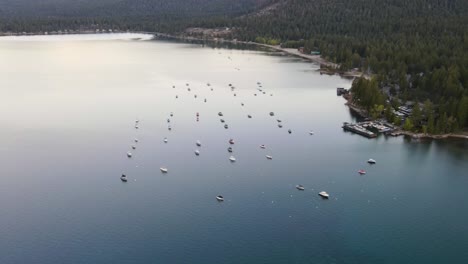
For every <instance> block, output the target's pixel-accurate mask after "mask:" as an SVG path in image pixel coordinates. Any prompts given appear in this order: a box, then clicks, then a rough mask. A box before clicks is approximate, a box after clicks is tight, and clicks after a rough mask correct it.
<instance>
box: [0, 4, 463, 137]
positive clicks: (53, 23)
mask: <svg viewBox="0 0 468 264" xmlns="http://www.w3.org/2000/svg"><path fill="white" fill-rule="evenodd" d="M31 2H35V1H33V0H17V1H16V0H15V1H13V0H0V32H44V31H53V30H60V29H65V28H67V29H74V30H76V29H89V28H91V29H92V28H110V29H120V30H138V31H140V30H143V31H155V32H165V33H173V34H178V33H180V32H183V31H184V30H185V29H186V28H188V27H205V28H213V27H230V28H233V29H235V30H233V31H232V33H231V35H229V36H226V37H227V38H236V39H240V40H246V41H257V42H264V43H269V44H280V43H281V45H282V46H283V47H290V48H299V47H304V50H305V52H311V51H318V52H320V53H321V55H322V56H323V57H324V58H326V59H327V60H329V61H332V62H335V63H338V64H340V69H339V70H343V71H345V70H349V69H354V68H357V69H359V70H361V71H362V72H364V73H366V74H367V75H368V76H372V79H371V80H367V79H364V78H362V79H357V80H356V81H355V82H354V83H353V88H352V89H353V91H355V92H356V96H355V97H354V99H355V100H358V101H359V103H360V104H362V107H363V108H365V109H367V110H369V111H371V110H372V113H373V114H372V115H373V116H376V117H377V116H379V113H378V112H379V111H377V110H379V109H385V110H382V111H380V115H381V116H387V117H388V118H389V119H390V120H394V121H395V122H398V121H397V120H395V118H394V117H393V116H391V114H390V113H391V112H392V111H391V110H392V108H393V109H396V108H397V107H398V106H399V105H401V104H405V103H407V102H412V103H413V104H412V105H414V114H413V116H411V117H410V118H407V120H405V122H408V124H406V123H405V124H403V125H405V126H404V128H406V129H408V130H412V131H417V132H426V133H435V134H439V133H450V132H455V131H460V130H466V128H467V126H468V26H467V25H468V1H466V0H412V1H406V0H353V1H349V0H314V1H310V0H239V1H233V0H230V1H228V0H172V1H169V0H134V1H130V0H101V1H91V0H82V1H71V0H45V2H46V3H49V6H48V5H47V4H44V5H41V6H40V7H37V8H36V9H31V6H30V5H29V4H30V3H31ZM59 2H60V3H59ZM72 2H73V4H71V3H72ZM12 3H15V4H12ZM51 4H52V5H54V8H50V5H51ZM32 6H33V7H34V5H32ZM27 7H29V8H27ZM363 87H367V88H363ZM369 87H372V88H369ZM359 90H363V91H367V92H362V93H361V92H358V91H359ZM369 91H372V92H369ZM367 97H373V98H367ZM376 105H377V107H376ZM381 106H383V107H381Z"/></svg>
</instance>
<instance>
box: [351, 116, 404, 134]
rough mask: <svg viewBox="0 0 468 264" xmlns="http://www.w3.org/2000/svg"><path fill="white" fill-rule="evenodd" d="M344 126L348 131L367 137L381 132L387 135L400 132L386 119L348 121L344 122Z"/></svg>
mask: <svg viewBox="0 0 468 264" xmlns="http://www.w3.org/2000/svg"><path fill="white" fill-rule="evenodd" d="M342 128H343V129H344V130H346V131H351V132H353V133H356V134H359V135H361V136H365V137H367V138H375V137H377V135H378V134H379V133H383V134H385V135H391V136H398V135H399V134H398V132H396V131H395V127H394V126H393V125H392V124H389V123H388V122H385V121H378V120H377V121H364V122H359V123H356V124H351V123H348V122H345V123H343V126H342Z"/></svg>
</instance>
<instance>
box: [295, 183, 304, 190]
mask: <svg viewBox="0 0 468 264" xmlns="http://www.w3.org/2000/svg"><path fill="white" fill-rule="evenodd" d="M296 189H298V190H299V191H303V190H305V188H304V186H302V185H300V184H298V185H296Z"/></svg>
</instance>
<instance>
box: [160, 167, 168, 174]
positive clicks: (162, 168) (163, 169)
mask: <svg viewBox="0 0 468 264" xmlns="http://www.w3.org/2000/svg"><path fill="white" fill-rule="evenodd" d="M159 169H160V170H161V171H162V172H163V173H167V168H164V167H161V168H159Z"/></svg>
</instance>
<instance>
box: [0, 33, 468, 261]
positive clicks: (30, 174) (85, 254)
mask: <svg viewBox="0 0 468 264" xmlns="http://www.w3.org/2000/svg"><path fill="white" fill-rule="evenodd" d="M0 57H1V58H2V59H1V60H0V72H1V73H2V78H0V91H1V93H2V96H0V111H1V112H2V113H3V114H2V115H0V122H1V124H2V129H1V130H0V138H1V145H0V158H1V160H2V166H1V167H0V170H1V175H2V183H1V184H0V216H1V217H0V237H1V239H0V248H2V254H0V263H213V262H218V263H446V262H453V263H465V262H468V253H467V251H466V247H467V246H468V227H467V225H466V223H467V221H468V196H467V195H466V194H467V190H468V143H467V142H466V141H465V142H464V141H445V142H430V141H425V142H424V141H423V142H418V141H410V140H405V139H404V138H385V137H380V138H378V139H376V140H369V139H366V138H363V137H361V136H358V135H353V134H351V133H346V132H343V131H342V129H341V124H342V122H344V121H350V120H352V119H353V117H352V116H351V114H350V113H349V110H348V109H347V108H346V107H345V106H344V101H343V99H342V98H340V97H337V96H336V92H335V89H336V87H349V86H350V81H348V80H345V79H341V78H339V77H336V76H321V75H320V74H318V73H317V72H316V71H315V70H316V68H317V66H316V65H313V64H310V63H307V62H304V61H301V60H297V59H294V58H291V57H286V56H280V55H278V54H274V53H265V52H259V51H242V50H228V49H212V48H209V47H203V46H199V45H188V44H180V43H169V42H158V41H128V40H127V41H125V40H106V41H98V40H89V41H79V40H77V39H73V40H69V41H18V40H13V41H12V40H8V41H6V40H5V41H0ZM258 81H259V82H261V83H262V85H263V89H264V90H265V91H266V92H267V94H265V95H264V94H260V93H259V92H258V91H257V90H256V88H257V82H258ZM208 82H209V83H210V84H211V87H212V88H213V91H211V90H210V87H208V86H207V85H206V83H208ZM186 83H189V87H191V91H190V92H189V91H187V87H186ZM229 83H231V84H233V85H234V86H235V87H236V90H235V92H234V93H236V95H237V96H234V95H233V92H232V91H231V89H230V88H229V86H228V84H229ZM173 85H175V86H176V88H175V89H173V88H172V86H173ZM254 93H257V94H258V95H257V96H254ZM271 93H272V94H273V96H270V94H271ZM195 94H196V95H197V98H194V95H195ZM175 95H178V96H179V98H178V99H176V98H175ZM205 98H206V99H207V102H206V103H205V102H204V99H205ZM241 102H243V103H245V106H244V107H242V106H241ZM219 111H222V112H223V113H224V119H225V120H226V123H228V124H229V129H227V130H226V129H224V128H223V124H222V123H221V122H220V121H219V117H218V115H217V113H218V112H219ZM271 111H274V112H275V117H270V116H269V112H271ZM170 112H173V113H174V116H173V117H171V126H172V131H168V130H167V122H166V119H167V118H168V117H169V113H170ZM197 112H198V113H199V114H200V117H199V121H198V122H197V120H196V113H197ZM248 114H251V115H252V116H253V118H252V119H248V118H247V115H248ZM136 118H138V119H139V120H140V128H139V129H138V130H136V129H135V128H134V121H135V119H136ZM277 118H280V119H281V120H282V121H283V122H282V123H283V124H284V127H283V128H281V129H280V128H278V127H277V122H276V119H277ZM287 129H292V134H288V133H287ZM309 130H313V131H314V132H315V134H314V135H313V136H311V135H309V133H308V132H309ZM135 137H137V138H138V139H139V143H138V144H137V149H136V150H134V151H132V152H133V154H134V156H133V158H132V159H128V158H127V157H126V152H127V151H130V150H131V149H130V147H131V145H132V144H133V139H134V138H135ZM164 137H167V138H168V143H167V144H165V143H164V142H163V138H164ZM230 138H233V139H234V140H235V141H236V143H235V144H234V145H233V146H232V147H233V149H234V152H233V155H234V156H235V157H236V159H237V162H235V163H231V162H229V160H228V158H229V156H230V154H229V153H228V152H227V150H226V149H227V147H228V146H229V144H228V140H229V139H230ZM196 140H200V141H201V142H202V144H203V145H202V147H200V148H199V149H200V152H201V155H200V156H198V157H197V156H195V155H194V150H195V149H196V148H197V147H196V146H195V141H196ZM260 144H265V145H266V146H267V148H266V149H265V150H263V149H260V148H259V147H258V146H259V145H260ZM265 155H272V156H273V160H267V159H266V158H265ZM369 158H374V159H376V160H377V164H376V165H374V166H370V165H368V164H366V160H367V159H369ZM161 166H167V167H168V168H169V173H168V174H162V173H161V172H160V171H159V168H160V167H161ZM359 169H365V170H366V171H367V174H366V175H363V176H359V175H358V174H357V170H359ZM122 173H126V174H127V176H128V178H129V182H127V183H122V182H121V181H120V180H119V177H120V175H121V174H122ZM297 184H302V185H304V186H305V188H306V190H305V191H304V192H300V191H297V190H296V189H295V186H296V185H297ZM322 190H325V191H327V192H328V193H329V194H330V195H331V198H330V199H329V200H322V199H321V198H320V197H319V196H318V195H317V193H318V192H319V191H322ZM218 194H222V195H223V196H224V197H225V199H226V201H225V202H223V203H218V202H216V200H215V196H216V195H218Z"/></svg>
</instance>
